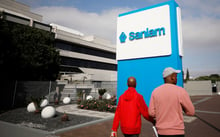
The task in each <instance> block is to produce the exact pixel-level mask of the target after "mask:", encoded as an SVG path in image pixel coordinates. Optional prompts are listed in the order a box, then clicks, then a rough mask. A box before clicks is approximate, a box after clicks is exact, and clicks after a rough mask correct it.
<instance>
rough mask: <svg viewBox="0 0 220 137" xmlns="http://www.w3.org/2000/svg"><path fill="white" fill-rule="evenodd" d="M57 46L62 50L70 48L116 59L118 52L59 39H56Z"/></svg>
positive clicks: (74, 50)
mask: <svg viewBox="0 0 220 137" xmlns="http://www.w3.org/2000/svg"><path fill="white" fill-rule="evenodd" d="M55 46H56V48H58V49H62V50H68V51H72V52H78V53H83V54H88V55H94V56H98V57H104V58H109V59H116V53H112V52H108V51H104V50H99V49H94V48H89V47H85V46H83V45H79V44H76V43H70V42H64V41H60V40H59V41H56V44H55Z"/></svg>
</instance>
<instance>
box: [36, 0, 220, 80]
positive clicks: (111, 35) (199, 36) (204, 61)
mask: <svg viewBox="0 0 220 137" xmlns="http://www.w3.org/2000/svg"><path fill="white" fill-rule="evenodd" d="M177 2H178V3H179V5H180V7H181V9H182V28H183V48H184V57H183V68H184V69H186V68H189V71H191V72H192V73H193V75H194V76H195V75H196V76H199V75H205V74H206V73H210V74H211V73H220V64H219V65H218V63H217V62H218V59H219V58H220V54H219V53H220V45H219V44H220V38H219V35H218V32H220V27H219V24H220V14H219V13H220V7H219V6H220V1H218V0H212V1H207V2H206V1H205V2H204V1H203V2H200V1H199V0H194V1H185V0H184V1H180V0H179V1H177ZM131 10H132V9H131V8H112V9H111V10H103V11H101V12H98V13H96V12H86V11H83V10H79V9H77V8H74V7H62V6H50V7H46V6H44V7H38V8H34V9H33V12H36V13H38V14H40V15H43V21H44V22H46V23H56V24H59V25H62V26H66V27H69V28H72V29H75V30H78V31H80V32H82V33H84V34H86V35H96V36H98V37H101V38H104V39H107V40H110V41H111V42H112V43H113V44H115V43H116V42H115V41H116V40H115V39H116V27H117V24H116V23H117V17H118V14H120V13H124V12H127V11H131ZM213 62H214V63H213Z"/></svg>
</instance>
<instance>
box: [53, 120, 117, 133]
mask: <svg viewBox="0 0 220 137" xmlns="http://www.w3.org/2000/svg"><path fill="white" fill-rule="evenodd" d="M113 118H114V117H107V118H104V119H99V120H95V121H91V122H86V123H83V124H78V125H75V126H70V127H67V128H62V129H58V130H55V131H52V132H51V133H52V134H61V133H64V132H66V131H69V130H73V129H77V128H81V127H84V126H89V125H93V124H97V123H100V122H104V121H107V120H111V119H113Z"/></svg>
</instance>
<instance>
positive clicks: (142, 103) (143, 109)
mask: <svg viewBox="0 0 220 137" xmlns="http://www.w3.org/2000/svg"><path fill="white" fill-rule="evenodd" d="M139 103H140V107H139V108H140V111H141V114H142V115H143V117H144V118H145V119H146V120H148V121H150V122H152V123H153V124H154V123H155V121H154V119H153V117H151V116H149V113H148V107H147V105H146V103H145V101H144V98H143V96H142V95H140V96H139Z"/></svg>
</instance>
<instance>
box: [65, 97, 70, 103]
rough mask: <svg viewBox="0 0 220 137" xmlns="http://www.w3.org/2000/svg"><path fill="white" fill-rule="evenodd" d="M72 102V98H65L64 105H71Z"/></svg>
mask: <svg viewBox="0 0 220 137" xmlns="http://www.w3.org/2000/svg"><path fill="white" fill-rule="evenodd" d="M70 101H71V99H70V97H65V98H63V104H69V103H70Z"/></svg>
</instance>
